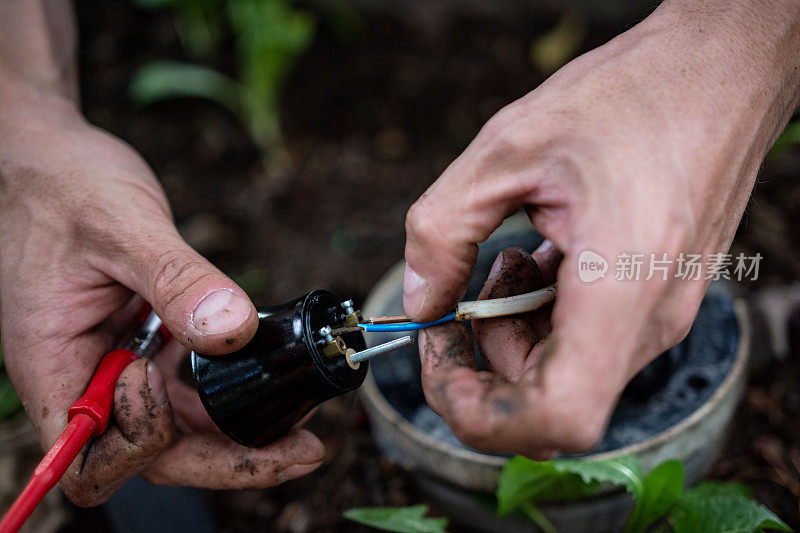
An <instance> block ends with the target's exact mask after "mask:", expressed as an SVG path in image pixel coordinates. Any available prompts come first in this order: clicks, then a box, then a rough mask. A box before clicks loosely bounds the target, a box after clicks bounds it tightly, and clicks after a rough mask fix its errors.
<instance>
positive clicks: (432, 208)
mask: <svg viewBox="0 0 800 533" xmlns="http://www.w3.org/2000/svg"><path fill="white" fill-rule="evenodd" d="M498 124H500V126H498ZM501 129H502V124H501V123H500V122H497V119H496V118H493V119H492V120H491V121H489V123H487V125H486V126H485V127H484V128H483V129H482V130H481V132H480V133H479V135H478V136H477V137H476V139H475V140H474V141H473V142H472V143H471V144H470V146H469V147H468V148H467V149H466V151H465V152H464V153H463V154H461V156H459V157H458V159H456V160H455V161H453V163H452V164H451V165H450V166H449V167H448V168H447V170H445V171H444V173H443V174H442V175H441V177H439V179H438V180H436V182H435V183H434V184H433V185H432V186H431V187H430V188H429V189H428V190H427V191H426V192H425V193H424V194H423V195H422V196H421V197H420V199H419V200H417V202H416V203H415V204H414V205H412V206H411V208H410V209H409V211H408V214H407V215H406V249H405V256H406V272H405V277H404V279H403V307H404V309H405V312H406V314H407V315H408V316H410V317H411V318H413V319H414V320H416V321H428V320H434V319H436V318H439V317H441V316H442V315H444V314H446V313H448V312H450V311H451V310H452V309H453V307H454V305H455V304H456V302H458V300H459V299H460V298H461V297H462V296H463V295H464V292H465V291H466V288H467V283H468V282H469V278H470V275H471V273H472V268H473V267H474V266H475V260H476V258H477V255H478V243H480V242H483V241H485V240H486V239H487V238H489V236H490V235H491V234H492V232H493V231H494V230H495V229H497V228H498V227H499V226H500V224H501V223H502V222H503V219H504V218H505V217H507V216H508V215H510V214H512V213H514V212H515V211H517V210H518V209H519V208H520V207H522V205H523V204H524V203H530V202H531V201H533V200H535V198H534V192H535V190H534V189H535V185H536V183H537V182H538V179H539V178H538V174H539V173H540V169H527V172H526V174H525V179H520V177H519V173H520V172H521V169H522V168H523V167H526V166H527V165H528V163H527V162H526V161H525V160H522V159H518V158H512V157H510V156H508V154H506V153H505V152H503V153H502V154H498V153H497V152H498V150H499V149H501V148H502V146H501V145H502V143H501V142H499V141H498V140H497V139H498V138H501V137H502V136H503V135H501ZM500 155H502V156H503V157H504V159H503V160H502V161H503V163H502V164H498V162H497V161H498V156H500Z"/></svg>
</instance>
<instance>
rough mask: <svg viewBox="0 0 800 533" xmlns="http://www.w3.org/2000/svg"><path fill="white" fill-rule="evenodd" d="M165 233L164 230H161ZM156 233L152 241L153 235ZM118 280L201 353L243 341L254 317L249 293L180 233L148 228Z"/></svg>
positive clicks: (215, 351) (252, 327)
mask: <svg viewBox="0 0 800 533" xmlns="http://www.w3.org/2000/svg"><path fill="white" fill-rule="evenodd" d="M165 233H166V234H165ZM154 234H156V235H159V237H158V238H157V239H153V237H152V236H153V235H154ZM123 262H124V263H127V264H126V265H125V267H126V268H125V270H124V271H123V272H122V273H121V275H120V276H119V277H118V278H117V279H119V281H120V282H122V283H123V284H124V285H126V286H128V287H130V288H131V289H133V290H134V291H135V292H137V293H139V294H140V295H141V296H142V297H144V299H145V300H147V301H148V302H149V303H150V305H152V306H153V310H154V311H155V312H156V314H157V315H158V316H159V317H160V318H161V320H163V321H164V324H165V325H166V327H167V329H169V330H170V332H171V333H172V335H173V336H174V337H175V338H176V339H177V340H178V341H179V342H181V343H182V344H184V345H186V346H187V347H189V348H191V349H193V350H196V351H198V352H202V353H205V354H219V353H228V352H231V351H234V350H237V349H239V348H241V347H242V346H244V345H245V344H247V342H249V341H250V339H251V338H252V337H253V334H254V333H255V331H256V328H257V327H258V317H257V314H256V309H255V307H254V306H253V304H252V302H251V301H250V299H249V298H248V297H247V294H245V292H244V291H243V290H242V289H241V288H240V287H239V286H238V285H236V283H234V282H233V281H232V280H231V279H230V278H228V277H227V276H226V275H225V274H223V273H222V272H220V271H219V270H218V269H217V268H216V267H215V266H214V265H212V264H211V263H209V262H208V261H207V260H206V259H205V258H204V257H202V256H201V255H200V254H198V253H197V252H195V251H194V250H193V249H192V248H191V247H190V246H189V245H188V244H186V243H185V242H184V241H183V239H182V238H181V237H180V235H178V232H177V230H175V229H174V228H170V229H169V230H168V232H160V234H159V233H155V232H152V233H151V235H150V237H149V238H148V241H147V244H146V245H145V247H144V249H143V250H141V249H137V251H136V253H135V254H133V253H130V252H129V253H128V254H126V258H125V259H124V260H123Z"/></svg>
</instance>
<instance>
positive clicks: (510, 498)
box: [344, 455, 791, 533]
mask: <svg viewBox="0 0 800 533" xmlns="http://www.w3.org/2000/svg"><path fill="white" fill-rule="evenodd" d="M683 481H684V472H683V466H682V465H681V463H680V462H679V461H675V460H672V461H665V462H663V463H661V464H660V465H658V466H657V467H656V468H654V469H653V470H652V471H651V472H650V473H649V474H648V475H647V476H645V475H644V472H643V471H642V467H641V465H640V464H639V461H638V460H637V459H636V458H635V457H632V456H627V457H618V458H613V459H605V460H602V461H593V460H590V459H555V460H552V461H532V460H530V459H527V458H525V457H522V456H519V455H518V456H516V457H514V458H513V459H511V460H509V461H508V462H507V463H506V465H505V467H504V468H503V472H502V473H501V475H500V480H499V483H498V488H497V494H496V496H497V514H498V516H504V515H507V514H508V513H511V512H514V511H517V512H519V513H521V514H522V515H524V516H526V517H528V519H530V520H531V521H533V522H534V523H536V525H537V526H539V528H540V529H542V531H544V532H545V533H556V528H555V527H554V526H553V524H551V523H550V521H549V520H548V519H547V517H546V516H545V515H544V514H543V513H542V512H541V511H540V510H539V509H538V508H537V507H536V504H537V503H541V502H547V501H569V500H574V499H577V498H583V497H586V496H590V495H592V494H594V493H596V492H597V491H598V490H599V489H600V488H601V487H603V486H609V485H610V486H619V487H623V488H625V490H626V491H628V492H629V493H630V494H631V495H632V496H633V497H634V499H635V500H636V505H635V506H634V509H633V513H632V514H631V516H630V518H629V520H628V524H627V526H626V528H625V532H626V533H646V532H647V531H651V530H653V528H654V527H656V526H658V529H657V530H658V531H674V532H675V533H753V532H756V531H761V530H763V529H765V528H766V529H777V530H781V531H791V528H789V527H788V526H787V525H786V524H785V523H783V522H782V521H781V520H780V518H778V517H777V516H775V514H774V513H772V512H771V511H770V510H769V509H767V508H766V507H764V506H762V505H760V504H758V503H757V502H755V501H753V500H751V499H750V493H749V490H748V489H747V487H745V486H744V485H741V484H738V483H720V482H716V481H707V482H704V483H701V484H699V485H698V486H697V487H695V488H693V489H690V490H686V491H684V490H683ZM427 510H428V508H427V507H426V506H425V505H416V506H413V507H400V508H394V507H377V508H361V509H351V510H349V511H346V512H345V513H344V516H345V517H346V518H348V519H350V520H355V521H357V522H361V523H362V524H366V525H369V526H372V527H376V528H378V529H383V530H386V531H400V532H412V533H413V532H428V531H434V532H441V531H444V528H445V527H446V526H447V520H446V519H430V518H424V515H425V513H426V512H427Z"/></svg>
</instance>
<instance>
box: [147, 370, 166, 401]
mask: <svg viewBox="0 0 800 533" xmlns="http://www.w3.org/2000/svg"><path fill="white" fill-rule="evenodd" d="M147 386H148V387H150V397H151V398H153V401H155V402H156V403H157V404H158V405H159V406H161V407H164V406H165V405H167V404H168V403H169V395H168V394H167V384H166V383H165V382H164V376H163V375H162V374H161V372H160V371H159V370H158V368H157V367H156V365H155V363H147Z"/></svg>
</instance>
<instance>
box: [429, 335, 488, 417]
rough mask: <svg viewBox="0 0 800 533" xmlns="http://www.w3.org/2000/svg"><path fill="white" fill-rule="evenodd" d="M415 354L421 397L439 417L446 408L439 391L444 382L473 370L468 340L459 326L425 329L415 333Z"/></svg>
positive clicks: (473, 364) (444, 396) (470, 339)
mask: <svg viewBox="0 0 800 533" xmlns="http://www.w3.org/2000/svg"><path fill="white" fill-rule="evenodd" d="M419 355H420V361H421V363H422V389H423V391H424V393H425V398H426V400H427V401H428V405H429V406H430V407H431V409H433V410H434V411H436V412H437V413H439V414H440V415H441V412H440V411H443V410H447V408H448V406H446V405H443V403H444V402H446V394H443V392H442V390H441V386H442V383H443V382H444V380H447V379H451V378H452V375H453V374H458V373H459V372H460V371H462V370H463V371H465V372H466V373H468V374H471V373H474V372H475V371H476V370H477V367H476V365H475V356H474V352H473V350H472V338H471V337H470V335H469V331H468V330H467V328H466V327H465V326H464V325H463V324H456V323H448V324H443V325H441V326H434V327H432V328H427V329H424V330H421V331H420V333H419ZM429 392H430V393H431V394H429Z"/></svg>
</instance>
